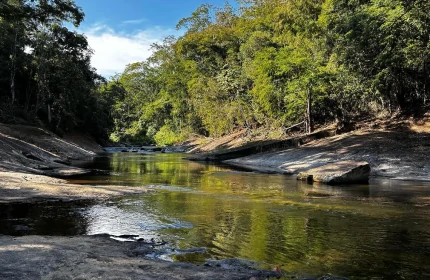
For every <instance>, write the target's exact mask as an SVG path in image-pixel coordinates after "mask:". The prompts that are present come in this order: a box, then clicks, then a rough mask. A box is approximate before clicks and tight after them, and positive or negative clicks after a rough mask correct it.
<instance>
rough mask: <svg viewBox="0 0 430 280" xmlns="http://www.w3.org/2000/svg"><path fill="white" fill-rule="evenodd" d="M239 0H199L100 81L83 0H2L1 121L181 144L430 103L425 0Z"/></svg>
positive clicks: (417, 107)
mask: <svg viewBox="0 0 430 280" xmlns="http://www.w3.org/2000/svg"><path fill="white" fill-rule="evenodd" d="M237 2H238V3H237V4H238V5H235V6H231V5H229V4H226V5H225V6H224V7H222V8H217V7H213V6H211V5H207V4H204V5H201V6H199V7H198V8H197V9H196V11H195V12H193V13H192V14H191V15H190V16H189V17H188V18H184V19H182V20H180V21H179V23H178V25H177V28H178V29H181V30H184V34H183V35H182V36H180V37H179V38H173V37H167V38H166V39H165V40H164V41H163V42H162V43H160V44H154V45H153V51H154V52H153V55H152V56H151V57H150V58H149V59H148V60H146V61H143V62H136V63H133V64H130V65H128V66H127V68H126V69H125V71H124V72H123V73H121V74H119V75H117V76H116V77H114V78H113V79H112V80H111V81H109V82H107V83H103V79H101V77H99V76H98V75H97V74H96V73H95V72H94V69H92V68H91V67H90V65H89V58H90V55H91V51H90V49H89V48H88V44H87V42H86V39H85V37H83V36H82V35H80V34H77V33H76V32H71V31H69V30H67V28H65V27H64V26H63V22H65V21H68V22H71V23H73V24H75V25H78V24H79V23H80V21H81V20H82V18H83V13H82V11H81V10H80V9H79V8H78V7H76V6H75V4H73V1H66V0H55V1H48V0H43V1H42V0H39V1H28V0H27V1H26V0H7V1H1V2H0V37H1V40H0V60H1V65H2V66H3V67H2V68H1V69H0V98H1V101H0V102H1V106H2V107H1V108H0V110H1V111H0V121H6V119H7V118H8V116H10V115H14V116H16V115H25V116H27V118H28V119H34V117H35V116H37V118H38V119H39V120H41V121H42V122H44V123H48V124H50V126H51V128H52V129H54V130H55V131H58V132H61V131H66V130H68V129H71V128H78V129H81V130H84V131H85V130H86V131H91V132H93V133H94V134H96V135H97V136H99V137H100V136H103V135H107V134H110V135H111V139H112V140H114V141H125V142H130V143H153V142H157V143H158V144H172V143H175V142H178V141H181V140H185V139H187V138H188V137H189V136H190V135H191V134H201V135H206V136H221V135H224V134H227V133H230V132H231V131H233V130H234V129H237V128H244V127H246V128H248V129H254V128H258V127H266V128H267V129H281V128H284V127H288V126H290V125H293V124H296V123H299V122H302V121H306V122H307V124H308V127H309V130H311V129H312V127H313V123H326V122H331V121H335V120H337V121H341V122H348V121H350V120H351V119H353V118H356V117H358V116H360V117H363V116H366V117H372V116H376V115H379V114H381V113H384V114H392V113H393V112H401V113H408V114H410V113H419V112H422V111H425V110H427V109H428V105H427V103H428V102H427V100H428V99H429V97H430V93H429V88H430V85H429V81H430V67H429V62H430V43H429V38H430V28H429V27H428V26H429V24H428V23H429V21H430V15H429V14H428V13H427V11H429V10H430V3H429V2H428V1H425V0H412V1H411V0H390V1H387V0H361V1H347V0H288V1H285V0H237ZM234 7H238V9H237V10H236V9H235V8H234ZM11 104H12V106H10V105H11ZM10 110H13V113H8V112H9V111H10ZM94 128H97V129H94Z"/></svg>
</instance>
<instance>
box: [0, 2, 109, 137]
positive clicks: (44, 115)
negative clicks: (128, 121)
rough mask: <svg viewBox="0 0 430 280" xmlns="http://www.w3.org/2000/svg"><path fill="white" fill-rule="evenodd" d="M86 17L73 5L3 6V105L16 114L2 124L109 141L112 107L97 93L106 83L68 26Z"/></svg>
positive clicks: (0, 19)
mask: <svg viewBox="0 0 430 280" xmlns="http://www.w3.org/2000/svg"><path fill="white" fill-rule="evenodd" d="M83 17H84V14H83V11H82V10H81V9H80V8H79V7H77V6H76V4H75V3H74V1H70V0H56V1H47V0H38V1H35V0H4V1H1V2H0V65H2V66H3V67H1V68H0V103H1V106H2V107H10V108H11V110H10V111H9V112H8V113H5V112H3V113H2V115H3V116H2V119H1V121H20V122H24V123H29V122H42V123H44V124H45V125H46V126H48V127H49V128H51V129H52V130H53V131H55V132H56V133H58V134H62V133H64V132H67V131H68V130H72V129H78V130H81V131H83V132H87V133H90V134H92V135H93V136H95V137H97V138H104V137H106V136H107V134H108V130H109V128H110V126H111V125H112V119H111V117H110V102H109V100H107V99H105V97H104V96H101V95H98V93H97V90H96V88H97V87H98V86H99V85H100V84H102V83H103V82H104V79H103V78H102V77H100V76H99V75H97V73H96V72H95V69H93V68H92V67H91V66H90V57H91V49H90V48H89V46H88V42H87V40H86V38H85V37H84V36H83V35H82V34H78V33H77V32H73V31H70V30H68V29H67V28H66V27H65V26H64V23H65V22H69V23H72V24H73V25H75V26H78V25H79V24H80V23H81V22H82V20H83ZM17 112H25V113H24V114H22V113H20V114H18V113H17ZM23 116H25V117H23Z"/></svg>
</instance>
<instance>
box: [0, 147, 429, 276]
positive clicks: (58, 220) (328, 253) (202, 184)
mask: <svg viewBox="0 0 430 280" xmlns="http://www.w3.org/2000/svg"><path fill="white" fill-rule="evenodd" d="M184 156H185V155H183V154H151V155H144V154H137V153H118V154H109V155H105V156H100V157H96V158H94V159H92V160H91V161H87V162H79V163H77V164H78V165H79V166H83V167H91V168H97V169H103V170H109V171H110V172H111V174H110V175H103V176H89V177H82V178H79V179H78V180H73V181H72V183H79V184H98V185H101V186H102V185H109V184H113V185H129V186H148V188H149V189H150V190H151V191H150V192H148V193H146V194H142V195H137V196H130V197H123V198H119V199H112V200H109V201H106V202H103V203H94V202H80V203H56V204H55V203H54V204H53V203H42V204H37V205H35V204H28V205H26V204H20V205H15V206H14V205H8V206H0V208H1V207H3V209H0V213H7V214H3V215H0V234H2V233H3V234H13V235H23V234H51V235H76V234H99V233H109V234H111V235H117V236H119V235H124V234H127V235H136V236H139V238H145V239H147V240H149V239H151V238H153V239H154V240H155V241H160V242H161V241H165V242H166V245H164V247H163V248H161V250H160V254H159V255H157V256H153V257H159V258H162V259H167V260H173V261H186V262H194V263H203V262H204V261H205V260H206V259H228V258H242V259H247V260H252V261H255V262H258V263H259V264H260V265H261V266H262V267H264V268H273V267H274V266H281V268H282V269H283V270H285V271H288V272H290V273H295V272H296V273H297V275H299V276H302V277H303V276H310V277H317V276H321V275H325V274H327V273H330V274H333V275H340V276H344V277H349V278H351V279H430V216H429V214H430V184H429V183H423V182H405V181H393V180H387V179H372V180H371V182H370V184H369V185H354V186H336V187H333V186H326V185H308V184H306V183H303V182H300V181H297V180H295V178H294V177H290V176H285V175H277V174H259V173H253V172H247V171H241V170H237V169H232V168H231V167H229V166H226V165H213V164H206V163H198V162H192V161H187V160H183V159H182V158H183V157H184ZM5 207H6V208H5Z"/></svg>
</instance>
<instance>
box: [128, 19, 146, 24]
mask: <svg viewBox="0 0 430 280" xmlns="http://www.w3.org/2000/svg"><path fill="white" fill-rule="evenodd" d="M145 21H147V19H146V18H140V19H132V20H126V21H123V22H122V24H139V23H143V22H145Z"/></svg>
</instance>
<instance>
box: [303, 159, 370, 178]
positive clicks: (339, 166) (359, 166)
mask: <svg viewBox="0 0 430 280" xmlns="http://www.w3.org/2000/svg"><path fill="white" fill-rule="evenodd" d="M369 175H370V166H369V163H367V162H365V161H360V162H357V161H351V160H348V161H339V162H335V163H330V164H327V165H323V166H320V167H317V168H313V169H309V170H307V171H305V172H301V173H299V175H297V179H298V180H306V181H308V182H322V183H326V184H352V183H368V182H369Z"/></svg>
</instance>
